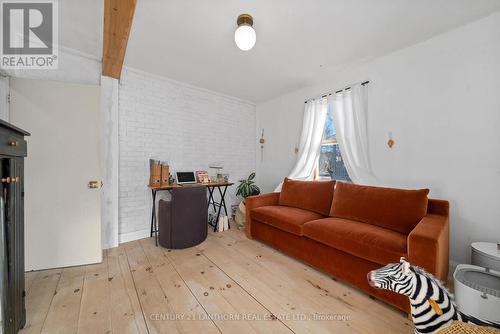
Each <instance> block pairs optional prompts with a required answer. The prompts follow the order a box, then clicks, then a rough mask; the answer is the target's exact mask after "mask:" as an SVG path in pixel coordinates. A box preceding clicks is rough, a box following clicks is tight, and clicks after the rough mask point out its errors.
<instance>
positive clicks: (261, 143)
mask: <svg viewBox="0 0 500 334" xmlns="http://www.w3.org/2000/svg"><path fill="white" fill-rule="evenodd" d="M265 142H266V140H265V139H264V129H262V134H261V136H260V139H259V143H260V161H264V144H265Z"/></svg>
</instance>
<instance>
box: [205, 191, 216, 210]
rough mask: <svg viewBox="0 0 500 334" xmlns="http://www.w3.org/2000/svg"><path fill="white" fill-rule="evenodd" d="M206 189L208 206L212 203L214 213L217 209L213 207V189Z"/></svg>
mask: <svg viewBox="0 0 500 334" xmlns="http://www.w3.org/2000/svg"><path fill="white" fill-rule="evenodd" d="M207 189H208V193H209V196H208V206H210V203H212V205H213V206H214V211H217V208H216V206H215V200H214V189H213V188H210V187H207Z"/></svg>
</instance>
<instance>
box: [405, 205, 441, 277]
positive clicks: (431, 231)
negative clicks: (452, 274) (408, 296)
mask: <svg viewBox="0 0 500 334" xmlns="http://www.w3.org/2000/svg"><path fill="white" fill-rule="evenodd" d="M449 231H450V230H449V222H448V216H447V215H446V216H445V215H436V214H428V215H427V216H425V217H424V218H423V219H422V220H421V221H420V222H419V223H418V225H417V226H415V228H414V229H413V231H411V232H410V234H409V235H408V261H409V262H410V263H411V264H413V265H416V266H419V267H422V268H424V269H425V270H427V271H428V272H430V273H432V274H433V275H434V276H436V277H437V278H438V279H440V280H441V281H443V282H445V283H446V281H447V279H448V268H449V258H448V256H449V233H450V232H449Z"/></svg>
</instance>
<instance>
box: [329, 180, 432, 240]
mask: <svg viewBox="0 0 500 334" xmlns="http://www.w3.org/2000/svg"><path fill="white" fill-rule="evenodd" d="M428 193H429V189H419V190H405V189H393V188H382V187H370V186H362V185H357V184H352V183H345V182H337V183H336V185H335V196H334V198H333V201H332V207H331V210H330V216H332V217H336V218H344V219H349V220H356V221H359V222H363V223H367V224H372V225H377V226H380V227H385V228H388V229H391V230H394V231H396V232H401V233H405V234H409V233H410V232H411V230H412V229H413V228H414V227H415V226H416V225H417V224H418V222H419V221H420V220H421V219H422V218H423V217H424V216H425V215H426V213H427V201H428V200H427V194H428Z"/></svg>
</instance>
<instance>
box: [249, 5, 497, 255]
mask: <svg viewBox="0 0 500 334" xmlns="http://www.w3.org/2000/svg"><path fill="white" fill-rule="evenodd" d="M339 47H340V46H339ZM363 80H370V84H369V87H370V88H369V89H370V92H369V111H368V114H369V117H368V128H369V139H370V145H371V159H372V164H373V168H374V172H375V174H376V175H377V176H378V177H379V178H380V180H381V183H383V184H385V185H389V186H396V187H429V188H430V189H431V194H430V195H431V197H434V198H443V199H447V200H449V201H450V205H451V243H450V247H451V258H452V259H453V260H454V261H458V262H464V261H466V260H467V259H468V258H469V246H468V245H469V244H470V243H471V242H473V241H478V240H485V241H494V242H498V240H499V239H498V238H499V237H500V154H499V152H500V94H499V89H500V13H498V12H497V13H495V14H492V15H491V16H489V17H486V18H484V19H481V20H479V21H476V22H473V23H471V24H468V25H466V26H463V27H461V28H458V29H456V30H453V31H450V32H447V33H445V34H442V35H439V36H437V37H434V38H432V39H430V40H428V41H425V42H422V43H419V44H417V45H414V46H412V47H409V48H406V49H403V50H400V51H397V52H394V53H392V54H389V55H387V56H384V57H381V58H378V59H376V60H373V61H370V62H367V63H365V64H362V65H358V66H356V67H354V68H350V69H347V70H345V71H343V72H340V73H337V74H335V75H332V79H331V81H330V82H327V83H325V84H323V85H318V86H315V87H308V88H305V89H302V90H299V91H295V92H292V93H290V94H287V95H285V96H281V97H279V98H276V99H274V100H272V101H269V102H267V103H263V104H261V105H258V106H257V127H256V128H257V132H258V134H257V135H259V134H260V129H261V128H262V127H264V128H265V129H266V137H267V138H266V140H267V144H266V148H265V157H264V162H263V163H261V162H260V153H259V152H258V151H259V150H260V149H257V175H258V182H259V184H260V185H261V186H263V188H264V190H266V191H271V190H272V189H273V188H274V186H275V185H276V184H277V183H278V182H280V180H281V179H282V178H283V177H284V176H285V175H286V174H287V173H288V172H289V171H290V169H291V168H292V166H293V163H294V161H295V154H294V152H293V149H294V146H295V143H296V142H297V141H298V139H299V136H300V128H301V123H302V113H303V106H304V100H306V99H307V98H310V97H315V96H317V95H319V94H321V93H324V92H326V91H331V90H335V89H339V88H342V87H344V86H346V85H349V84H351V83H355V82H359V81H363ZM388 132H392V133H393V137H394V140H395V141H396V144H395V146H394V147H393V148H392V149H389V148H388V147H387V144H386V143H387V140H388Z"/></svg>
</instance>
